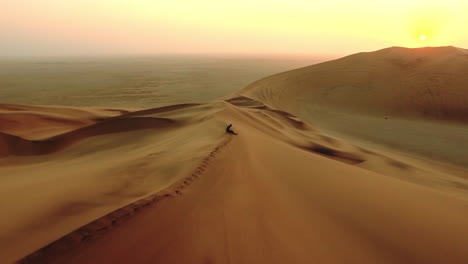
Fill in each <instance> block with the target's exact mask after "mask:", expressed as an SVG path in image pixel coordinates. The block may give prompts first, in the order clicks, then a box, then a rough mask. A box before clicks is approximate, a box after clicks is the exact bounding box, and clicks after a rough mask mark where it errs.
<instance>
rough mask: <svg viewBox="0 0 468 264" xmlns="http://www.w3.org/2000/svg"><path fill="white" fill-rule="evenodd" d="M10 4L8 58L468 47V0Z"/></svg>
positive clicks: (5, 20) (1, 26)
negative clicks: (396, 47)
mask: <svg viewBox="0 0 468 264" xmlns="http://www.w3.org/2000/svg"><path fill="white" fill-rule="evenodd" d="M0 10H1V15H0V55H82V54H91V55H92V54H154V53H234V54H237V53H248V54H252V53H253V54H258V53H268V54H270V53H279V54H323V55H345V54H349V53H355V52H359V51H370V50H376V49H380V48H385V47H388V46H406V47H419V46H441V45H455V46H459V47H465V48H466V47H468V30H467V29H466V25H468V1H466V0H433V1H421V0H420V1H412V0H389V1H382V0H323V1H317V0H11V1H10V0H0ZM422 35H424V36H426V39H425V40H421V39H420V38H421V36H422ZM422 38H424V37H422Z"/></svg>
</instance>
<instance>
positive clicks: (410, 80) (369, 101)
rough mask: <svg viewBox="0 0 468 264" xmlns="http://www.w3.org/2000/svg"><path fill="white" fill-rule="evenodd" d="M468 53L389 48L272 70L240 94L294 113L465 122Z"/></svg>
mask: <svg viewBox="0 0 468 264" xmlns="http://www.w3.org/2000/svg"><path fill="white" fill-rule="evenodd" d="M467 58H468V51H467V50H465V49H460V48H456V47H438V48H419V49H408V48H400V47H392V48H387V49H382V50H379V51H375V52H363V53H358V54H354V55H351V56H347V57H344V58H341V59H338V60H334V61H328V62H324V63H320V64H316V65H312V66H308V67H305V68H301V69H297V70H293V71H289V72H285V73H280V74H276V75H273V76H270V77H267V78H264V79H262V80H259V81H257V82H254V83H253V84H251V85H249V86H248V87H247V88H246V89H244V91H243V94H245V95H247V96H249V97H252V98H256V99H258V100H261V101H262V102H265V103H267V104H269V105H271V106H274V108H277V109H285V110H286V111H289V112H292V113H299V112H309V111H313V110H316V109H317V108H319V110H322V109H323V108H324V107H326V108H332V109H338V110H342V111H347V112H350V111H352V112H357V113H360V114H366V115H373V116H379V117H382V118H383V117H390V118H393V117H404V118H421V117H423V118H428V119H438V120H444V121H448V120H453V121H463V122H466V121H468V108H467V107H466V106H467V105H468V87H467V86H466V84H467V83H468V76H467V75H466V72H467V71H468V60H467Z"/></svg>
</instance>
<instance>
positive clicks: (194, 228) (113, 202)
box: [0, 97, 468, 263]
mask: <svg viewBox="0 0 468 264" xmlns="http://www.w3.org/2000/svg"><path fill="white" fill-rule="evenodd" d="M228 123H233V124H234V126H233V129H234V130H235V131H236V132H238V133H239V135H238V136H234V135H230V134H226V133H225V132H224V128H225V126H226V125H227V124H228ZM5 135H6V134H5ZM15 140H19V139H18V137H14V136H6V137H4V138H3V142H6V145H7V146H9V147H8V150H7V151H5V143H3V145H2V151H3V152H2V153H4V154H3V158H1V159H0V175H2V177H1V178H0V181H1V184H0V195H1V197H0V203H2V205H1V208H3V209H2V210H3V212H4V213H5V214H6V215H8V216H10V218H9V219H5V218H4V219H3V220H2V221H1V222H0V230H2V233H1V235H0V244H1V245H2V246H1V247H0V248H1V249H0V250H1V252H0V257H1V258H2V259H1V260H0V262H1V263H4V262H5V263H9V262H12V261H15V260H18V259H20V258H22V257H25V256H26V255H28V254H30V255H28V256H27V257H25V258H23V259H22V260H21V261H20V263H467V261H468V251H467V250H466V245H468V226H467V225H466V219H467V217H468V210H466V209H467V207H468V195H467V191H466V190H467V189H468V178H467V175H468V170H467V169H466V168H461V167H456V166H454V165H448V164H443V163H432V162H428V160H425V161H423V160H419V159H413V158H410V157H407V156H403V155H400V154H396V153H390V152H388V153H387V152H379V151H373V150H370V149H365V148H362V147H358V146H354V145H351V144H349V143H346V142H344V141H341V140H337V139H335V138H332V137H330V136H327V135H324V134H323V133H321V132H320V131H318V130H316V129H315V128H313V127H312V126H311V125H309V124H307V123H305V122H303V121H301V120H300V119H299V118H298V117H296V116H294V115H291V114H289V113H286V112H283V111H279V110H274V109H271V108H269V107H267V106H265V105H263V104H262V103H260V102H258V101H254V100H252V99H249V98H246V97H237V98H233V99H230V100H227V101H222V102H214V103H210V104H202V105H177V106H171V107H166V108H159V109H150V110H143V111H139V112H134V113H128V114H123V115H121V116H118V117H111V118H108V119H101V120H99V121H97V122H96V123H94V124H92V125H89V126H86V127H84V128H78V129H75V130H72V131H70V132H67V133H65V134H60V135H55V136H53V137H51V138H49V139H47V140H43V141H39V142H38V143H32V141H28V140H26V139H21V140H23V141H24V142H22V143H21V144H20V145H14V147H11V146H12V144H13V143H12V141H15ZM34 144H39V145H40V147H36V146H35V145H34ZM11 149H13V150H16V151H18V149H20V150H21V151H18V152H15V153H14V151H12V150H11ZM145 197H146V198H145ZM119 208H120V209H119ZM117 209H118V210H117ZM114 210H117V211H114ZM112 211H114V212H112ZM90 222H91V223H90ZM87 223H90V224H88V225H86V224H87ZM79 227H81V228H80V229H78V228H79ZM73 230H76V231H74V232H72V231H73ZM67 234H68V235H67ZM60 237H62V238H61V239H59V238H60ZM57 239H59V240H57ZM53 241H56V242H54V243H52V244H50V245H49V246H46V245H47V244H49V243H51V242H53ZM44 246H46V247H44ZM40 248H41V249H40ZM31 253H32V254H31Z"/></svg>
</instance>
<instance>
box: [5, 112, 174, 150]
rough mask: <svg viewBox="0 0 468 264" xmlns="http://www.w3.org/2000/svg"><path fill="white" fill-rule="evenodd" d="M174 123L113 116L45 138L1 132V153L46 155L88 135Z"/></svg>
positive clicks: (168, 120)
mask: <svg viewBox="0 0 468 264" xmlns="http://www.w3.org/2000/svg"><path fill="white" fill-rule="evenodd" d="M173 125H175V122H174V121H173V120H171V119H166V118H156V117H136V118H113V119H111V120H105V121H101V122H99V123H96V124H93V125H90V126H86V127H83V128H79V129H76V130H73V131H70V132H67V133H64V134H61V135H58V136H54V137H51V138H48V139H44V140H34V141H32V140H26V139H23V138H20V137H16V136H12V135H8V134H4V133H0V142H1V143H0V154H1V155H2V156H8V155H17V156H27V155H44V154H49V153H53V152H56V151H59V150H61V149H64V148H66V147H68V146H70V145H72V144H74V143H76V142H78V141H80V140H83V139H85V138H88V137H93V136H99V135H105V134H111V133H120V132H128V131H132V130H139V129H149V128H158V129H164V128H166V127H169V126H173ZM2 156H0V157H2Z"/></svg>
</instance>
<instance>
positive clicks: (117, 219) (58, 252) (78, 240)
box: [16, 136, 233, 264]
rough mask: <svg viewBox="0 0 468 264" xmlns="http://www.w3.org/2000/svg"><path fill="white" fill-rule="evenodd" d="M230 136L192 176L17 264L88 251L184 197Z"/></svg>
mask: <svg viewBox="0 0 468 264" xmlns="http://www.w3.org/2000/svg"><path fill="white" fill-rule="evenodd" d="M232 138H233V137H232V136H230V137H229V138H228V139H227V140H225V141H224V142H223V143H222V144H220V145H218V146H217V147H216V148H214V149H213V151H211V153H210V154H209V155H208V156H206V157H205V158H204V159H203V160H202V163H201V164H200V165H199V166H198V167H197V168H195V169H194V170H193V172H192V173H191V174H190V176H188V177H186V178H184V179H182V180H180V181H178V182H177V183H175V184H173V185H171V186H170V187H168V188H167V189H165V190H162V191H160V192H158V193H156V194H153V195H150V196H147V197H145V198H143V199H140V200H138V201H136V202H133V203H131V204H128V205H126V206H124V207H122V208H120V209H117V210H115V211H113V212H111V213H109V214H107V215H105V216H103V217H101V218H99V219H97V220H94V221H93V222H91V223H89V224H86V225H84V226H82V227H80V228H78V229H77V230H75V231H73V232H71V233H69V234H67V235H65V236H63V237H62V238H59V239H58V240H56V241H54V242H52V243H50V244H48V245H47V246H45V247H43V248H41V249H39V250H37V251H35V252H33V253H31V254H30V255H28V256H26V257H24V258H22V259H20V260H18V261H17V262H16V263H18V264H32V263H34V264H41V263H50V262H52V261H54V259H56V257H57V256H58V257H60V256H62V255H64V254H66V253H68V252H70V251H72V250H75V249H80V248H85V247H86V244H87V243H90V242H92V241H93V240H95V239H97V238H99V237H101V236H103V235H105V234H106V233H107V232H109V231H110V230H112V229H114V228H116V227H118V226H119V224H121V223H122V222H124V221H126V220H128V219H129V218H130V217H132V216H135V215H136V214H137V213H139V212H141V211H142V210H144V209H145V208H149V207H151V206H154V205H156V204H157V203H158V202H159V201H161V200H163V199H167V198H171V197H172V198H174V197H177V196H181V195H183V192H182V190H184V189H185V188H187V187H188V186H190V185H191V184H192V183H193V182H194V181H195V180H196V179H198V178H199V177H200V176H201V175H202V174H203V173H204V172H205V169H206V168H207V167H208V166H209V164H210V162H211V160H212V159H213V158H215V157H216V155H218V154H219V153H220V152H221V151H222V149H224V148H225V147H226V145H227V144H229V142H231V140H232Z"/></svg>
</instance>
